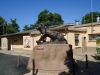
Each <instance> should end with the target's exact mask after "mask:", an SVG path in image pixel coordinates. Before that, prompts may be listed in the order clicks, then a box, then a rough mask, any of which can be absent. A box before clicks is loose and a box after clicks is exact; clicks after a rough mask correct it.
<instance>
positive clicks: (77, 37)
mask: <svg viewBox="0 0 100 75" xmlns="http://www.w3.org/2000/svg"><path fill="white" fill-rule="evenodd" d="M75 46H79V34H75Z"/></svg>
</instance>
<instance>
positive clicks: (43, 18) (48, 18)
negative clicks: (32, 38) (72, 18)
mask: <svg viewBox="0 0 100 75" xmlns="http://www.w3.org/2000/svg"><path fill="white" fill-rule="evenodd" d="M63 22H64V21H63V20H62V17H61V15H60V14H58V13H52V12H49V11H48V10H46V9H45V10H43V11H41V12H40V13H39V15H38V20H37V21H36V24H39V23H44V24H47V25H49V26H52V25H59V24H63Z"/></svg>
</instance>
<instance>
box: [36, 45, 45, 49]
mask: <svg viewBox="0 0 100 75" xmlns="http://www.w3.org/2000/svg"><path fill="white" fill-rule="evenodd" d="M36 50H44V47H43V46H37V47H36Z"/></svg>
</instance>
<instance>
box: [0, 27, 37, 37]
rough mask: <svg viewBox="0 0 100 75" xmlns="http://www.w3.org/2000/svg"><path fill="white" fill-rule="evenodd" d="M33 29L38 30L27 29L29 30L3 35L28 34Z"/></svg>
mask: <svg viewBox="0 0 100 75" xmlns="http://www.w3.org/2000/svg"><path fill="white" fill-rule="evenodd" d="M32 31H36V29H32V30H27V31H22V32H18V33H12V34H5V35H1V37H2V36H11V35H21V34H28V33H30V32H32Z"/></svg>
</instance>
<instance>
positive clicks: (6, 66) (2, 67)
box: [0, 50, 100, 75]
mask: <svg viewBox="0 0 100 75" xmlns="http://www.w3.org/2000/svg"><path fill="white" fill-rule="evenodd" d="M85 54H87V55H88V61H89V62H88V66H89V68H88V69H87V68H86V62H85V60H86V58H85V56H84V55H85ZM18 55H21V59H22V60H23V61H24V62H22V61H21V64H24V65H21V66H20V67H19V68H17V66H16V65H17V59H18ZM94 55H95V52H91V51H90V52H85V53H80V52H74V58H75V60H76V61H77V63H78V65H79V66H80V68H81V69H82V71H83V72H79V74H77V75H100V60H95V58H94V57H95V56H94ZM29 57H30V55H24V54H22V52H15V51H1V50H0V75H23V74H26V75H32V74H31V73H29V72H30V71H29V70H27V69H26V63H27V62H28V59H29ZM27 73H29V74H27Z"/></svg>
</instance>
